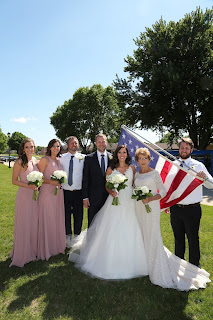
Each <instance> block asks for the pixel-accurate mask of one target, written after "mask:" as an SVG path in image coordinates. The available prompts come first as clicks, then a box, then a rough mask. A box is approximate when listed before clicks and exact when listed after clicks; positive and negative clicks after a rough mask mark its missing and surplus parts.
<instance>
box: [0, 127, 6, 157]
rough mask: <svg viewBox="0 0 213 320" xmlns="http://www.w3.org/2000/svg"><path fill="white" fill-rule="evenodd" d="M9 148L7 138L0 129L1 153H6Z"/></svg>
mask: <svg viewBox="0 0 213 320" xmlns="http://www.w3.org/2000/svg"><path fill="white" fill-rule="evenodd" d="M6 148H7V136H6V134H4V133H3V132H2V130H1V128H0V152H1V153H2V152H4V151H5V149H6Z"/></svg>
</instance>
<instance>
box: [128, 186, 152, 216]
mask: <svg viewBox="0 0 213 320" xmlns="http://www.w3.org/2000/svg"><path fill="white" fill-rule="evenodd" d="M152 196H153V194H152V193H151V190H149V189H148V187H147V186H143V187H135V188H134V189H133V192H132V199H136V200H137V201H139V200H142V199H146V198H147V197H152ZM145 208H146V212H151V211H152V210H151V208H150V206H149V205H148V204H145Z"/></svg>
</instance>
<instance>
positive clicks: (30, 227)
mask: <svg viewBox="0 0 213 320" xmlns="http://www.w3.org/2000/svg"><path fill="white" fill-rule="evenodd" d="M35 170H36V171H38V169H37V166H36V165H35V164H34V163H33V160H30V161H29V162H28V167H27V170H26V171H21V172H20V174H19V178H20V181H21V182H24V183H28V181H27V178H26V177H27V175H28V174H29V173H30V172H31V171H35ZM38 210H39V207H38V200H37V201H35V200H33V190H32V189H29V188H25V187H19V189H18V192H17V194H16V200H15V221H14V245H13V249H12V252H11V254H10V257H11V259H12V262H11V264H10V267H11V266H13V265H15V266H18V267H23V266H24V264H26V263H28V262H30V261H34V260H36V259H37V252H38Z"/></svg>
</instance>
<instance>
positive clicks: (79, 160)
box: [60, 152, 85, 191]
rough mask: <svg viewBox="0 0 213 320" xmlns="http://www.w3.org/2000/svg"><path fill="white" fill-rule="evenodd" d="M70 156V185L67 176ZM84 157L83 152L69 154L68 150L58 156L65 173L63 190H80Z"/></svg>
mask: <svg viewBox="0 0 213 320" xmlns="http://www.w3.org/2000/svg"><path fill="white" fill-rule="evenodd" d="M71 156H74V157H73V180H72V181H73V184H72V185H71V186H70V185H69V184H68V177H69V166H70V159H71ZM84 158H85V154H81V153H79V152H76V153H75V154H71V153H70V152H67V153H64V154H63V155H62V157H61V158H60V163H61V165H62V167H63V170H64V171H65V172H66V173H67V181H66V183H63V184H62V186H63V189H64V190H69V191H73V190H81V189H82V176H83V168H84Z"/></svg>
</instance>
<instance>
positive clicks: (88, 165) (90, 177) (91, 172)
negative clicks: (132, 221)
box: [82, 133, 112, 227]
mask: <svg viewBox="0 0 213 320" xmlns="http://www.w3.org/2000/svg"><path fill="white" fill-rule="evenodd" d="M96 146H97V151H96V152H93V153H91V154H89V155H87V156H86V158H85V162H84V170H83V185H82V191H83V203H84V207H85V208H88V227H89V226H90V224H91V222H92V220H93V218H94V216H95V214H96V213H97V212H98V211H99V210H100V208H101V207H102V206H103V205H104V203H105V201H106V199H107V196H108V192H107V191H106V189H105V183H106V180H105V172H106V169H107V167H108V166H109V161H110V158H111V157H112V156H111V154H110V153H109V152H107V151H106V146H107V138H106V136H105V135H104V134H102V133H100V134H98V135H97V136H96Z"/></svg>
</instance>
